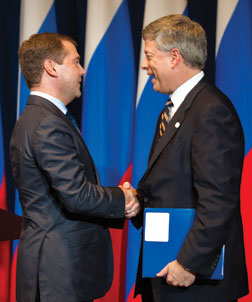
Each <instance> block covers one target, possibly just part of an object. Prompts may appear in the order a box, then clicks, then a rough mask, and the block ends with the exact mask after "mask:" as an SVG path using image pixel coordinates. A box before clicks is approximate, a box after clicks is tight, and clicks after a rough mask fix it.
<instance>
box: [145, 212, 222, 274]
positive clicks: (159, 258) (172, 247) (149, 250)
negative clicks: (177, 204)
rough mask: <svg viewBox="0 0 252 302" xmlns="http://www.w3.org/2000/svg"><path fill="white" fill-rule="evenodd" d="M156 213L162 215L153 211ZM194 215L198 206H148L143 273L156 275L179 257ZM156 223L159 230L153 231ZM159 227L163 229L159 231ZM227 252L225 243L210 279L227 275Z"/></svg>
mask: <svg viewBox="0 0 252 302" xmlns="http://www.w3.org/2000/svg"><path fill="white" fill-rule="evenodd" d="M154 213H156V214H161V215H153V214H154ZM194 216H195V209H174V208H172V209H170V208H145V210H144V240H143V270H142V276H143V277H156V274H157V273H158V272H159V271H161V269H163V268H164V267H165V266H166V265H167V264H168V263H169V262H171V261H173V260H175V259H176V258H177V254H178V252H179V250H180V248H181V246H182V244H183V242H184V239H185V237H186V235H187V233H188V231H189V230H190V228H191V225H192V223H193V221H194ZM153 218H154V220H153ZM167 219H168V220H167ZM154 224H155V225H158V227H157V230H156V232H155V230H154V231H152V229H155V227H154ZM158 228H160V230H162V231H161V232H158ZM164 228H165V229H164ZM166 228H168V229H166ZM224 253H225V246H223V248H222V250H221V255H220V258H219V261H218V264H217V266H216V268H215V270H214V272H213V274H212V276H211V277H210V278H209V279H218V280H221V279H223V278H224Z"/></svg>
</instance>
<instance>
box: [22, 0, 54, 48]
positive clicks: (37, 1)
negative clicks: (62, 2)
mask: <svg viewBox="0 0 252 302" xmlns="http://www.w3.org/2000/svg"><path fill="white" fill-rule="evenodd" d="M53 1H54V0H22V2H21V16H20V36H19V38H20V39H19V42H20V44H21V43H22V41H23V40H26V39H28V38H29V37H30V36H31V35H32V34H34V33H37V32H38V31H39V29H40V27H41V25H42V23H43V21H44V20H45V17H46V16H47V14H48V12H49V10H50V8H51V7H52V5H53Z"/></svg>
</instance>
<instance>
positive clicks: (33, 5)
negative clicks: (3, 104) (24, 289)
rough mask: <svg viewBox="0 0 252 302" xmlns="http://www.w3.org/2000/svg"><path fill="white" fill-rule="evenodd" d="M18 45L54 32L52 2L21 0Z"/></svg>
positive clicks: (21, 88) (23, 96) (22, 87)
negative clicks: (44, 33)
mask: <svg viewBox="0 0 252 302" xmlns="http://www.w3.org/2000/svg"><path fill="white" fill-rule="evenodd" d="M20 14H21V15H20V36H19V41H20V44H21V43H22V41H24V40H26V39H28V38H29V37H30V36H31V35H32V34H34V33H42V32H56V31H57V26H56V15H55V4H54V0H43V1H40V0H22V1H21V11H20ZM18 72H19V78H18V95H17V107H16V108H17V119H18V117H19V116H20V114H21V113H22V111H23V109H24V107H25V105H26V101H27V98H28V95H29V93H30V92H29V89H28V87H27V86H26V83H25V80H24V77H23V75H22V73H21V70H20V68H19V71H18ZM15 213H16V214H17V215H22V209H21V205H20V202H19V198H18V191H17V190H16V199H15ZM17 245H18V240H15V241H13V256H12V267H11V283H10V301H11V302H16V293H15V292H16V260H17V259H16V257H17Z"/></svg>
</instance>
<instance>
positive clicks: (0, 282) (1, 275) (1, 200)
mask: <svg viewBox="0 0 252 302" xmlns="http://www.w3.org/2000/svg"><path fill="white" fill-rule="evenodd" d="M0 208H1V209H3V210H7V193H6V179H5V174H4V175H3V179H2V184H1V187H0ZM10 248H11V246H10V241H2V242H0V286H1V290H0V301H1V302H2V301H3V302H9V281H10Z"/></svg>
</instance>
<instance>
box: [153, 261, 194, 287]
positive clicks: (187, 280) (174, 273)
mask: <svg viewBox="0 0 252 302" xmlns="http://www.w3.org/2000/svg"><path fill="white" fill-rule="evenodd" d="M156 276H157V277H165V276H166V283H167V284H169V285H172V286H181V287H188V286H190V285H192V284H193V282H194V281H195V274H194V273H192V272H188V271H187V270H185V269H184V267H183V266H182V265H181V264H179V263H178V262H177V260H175V261H172V262H170V263H168V264H167V265H166V266H165V267H164V268H163V269H162V270H161V271H160V272H159V273H158V274H157V275H156Z"/></svg>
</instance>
